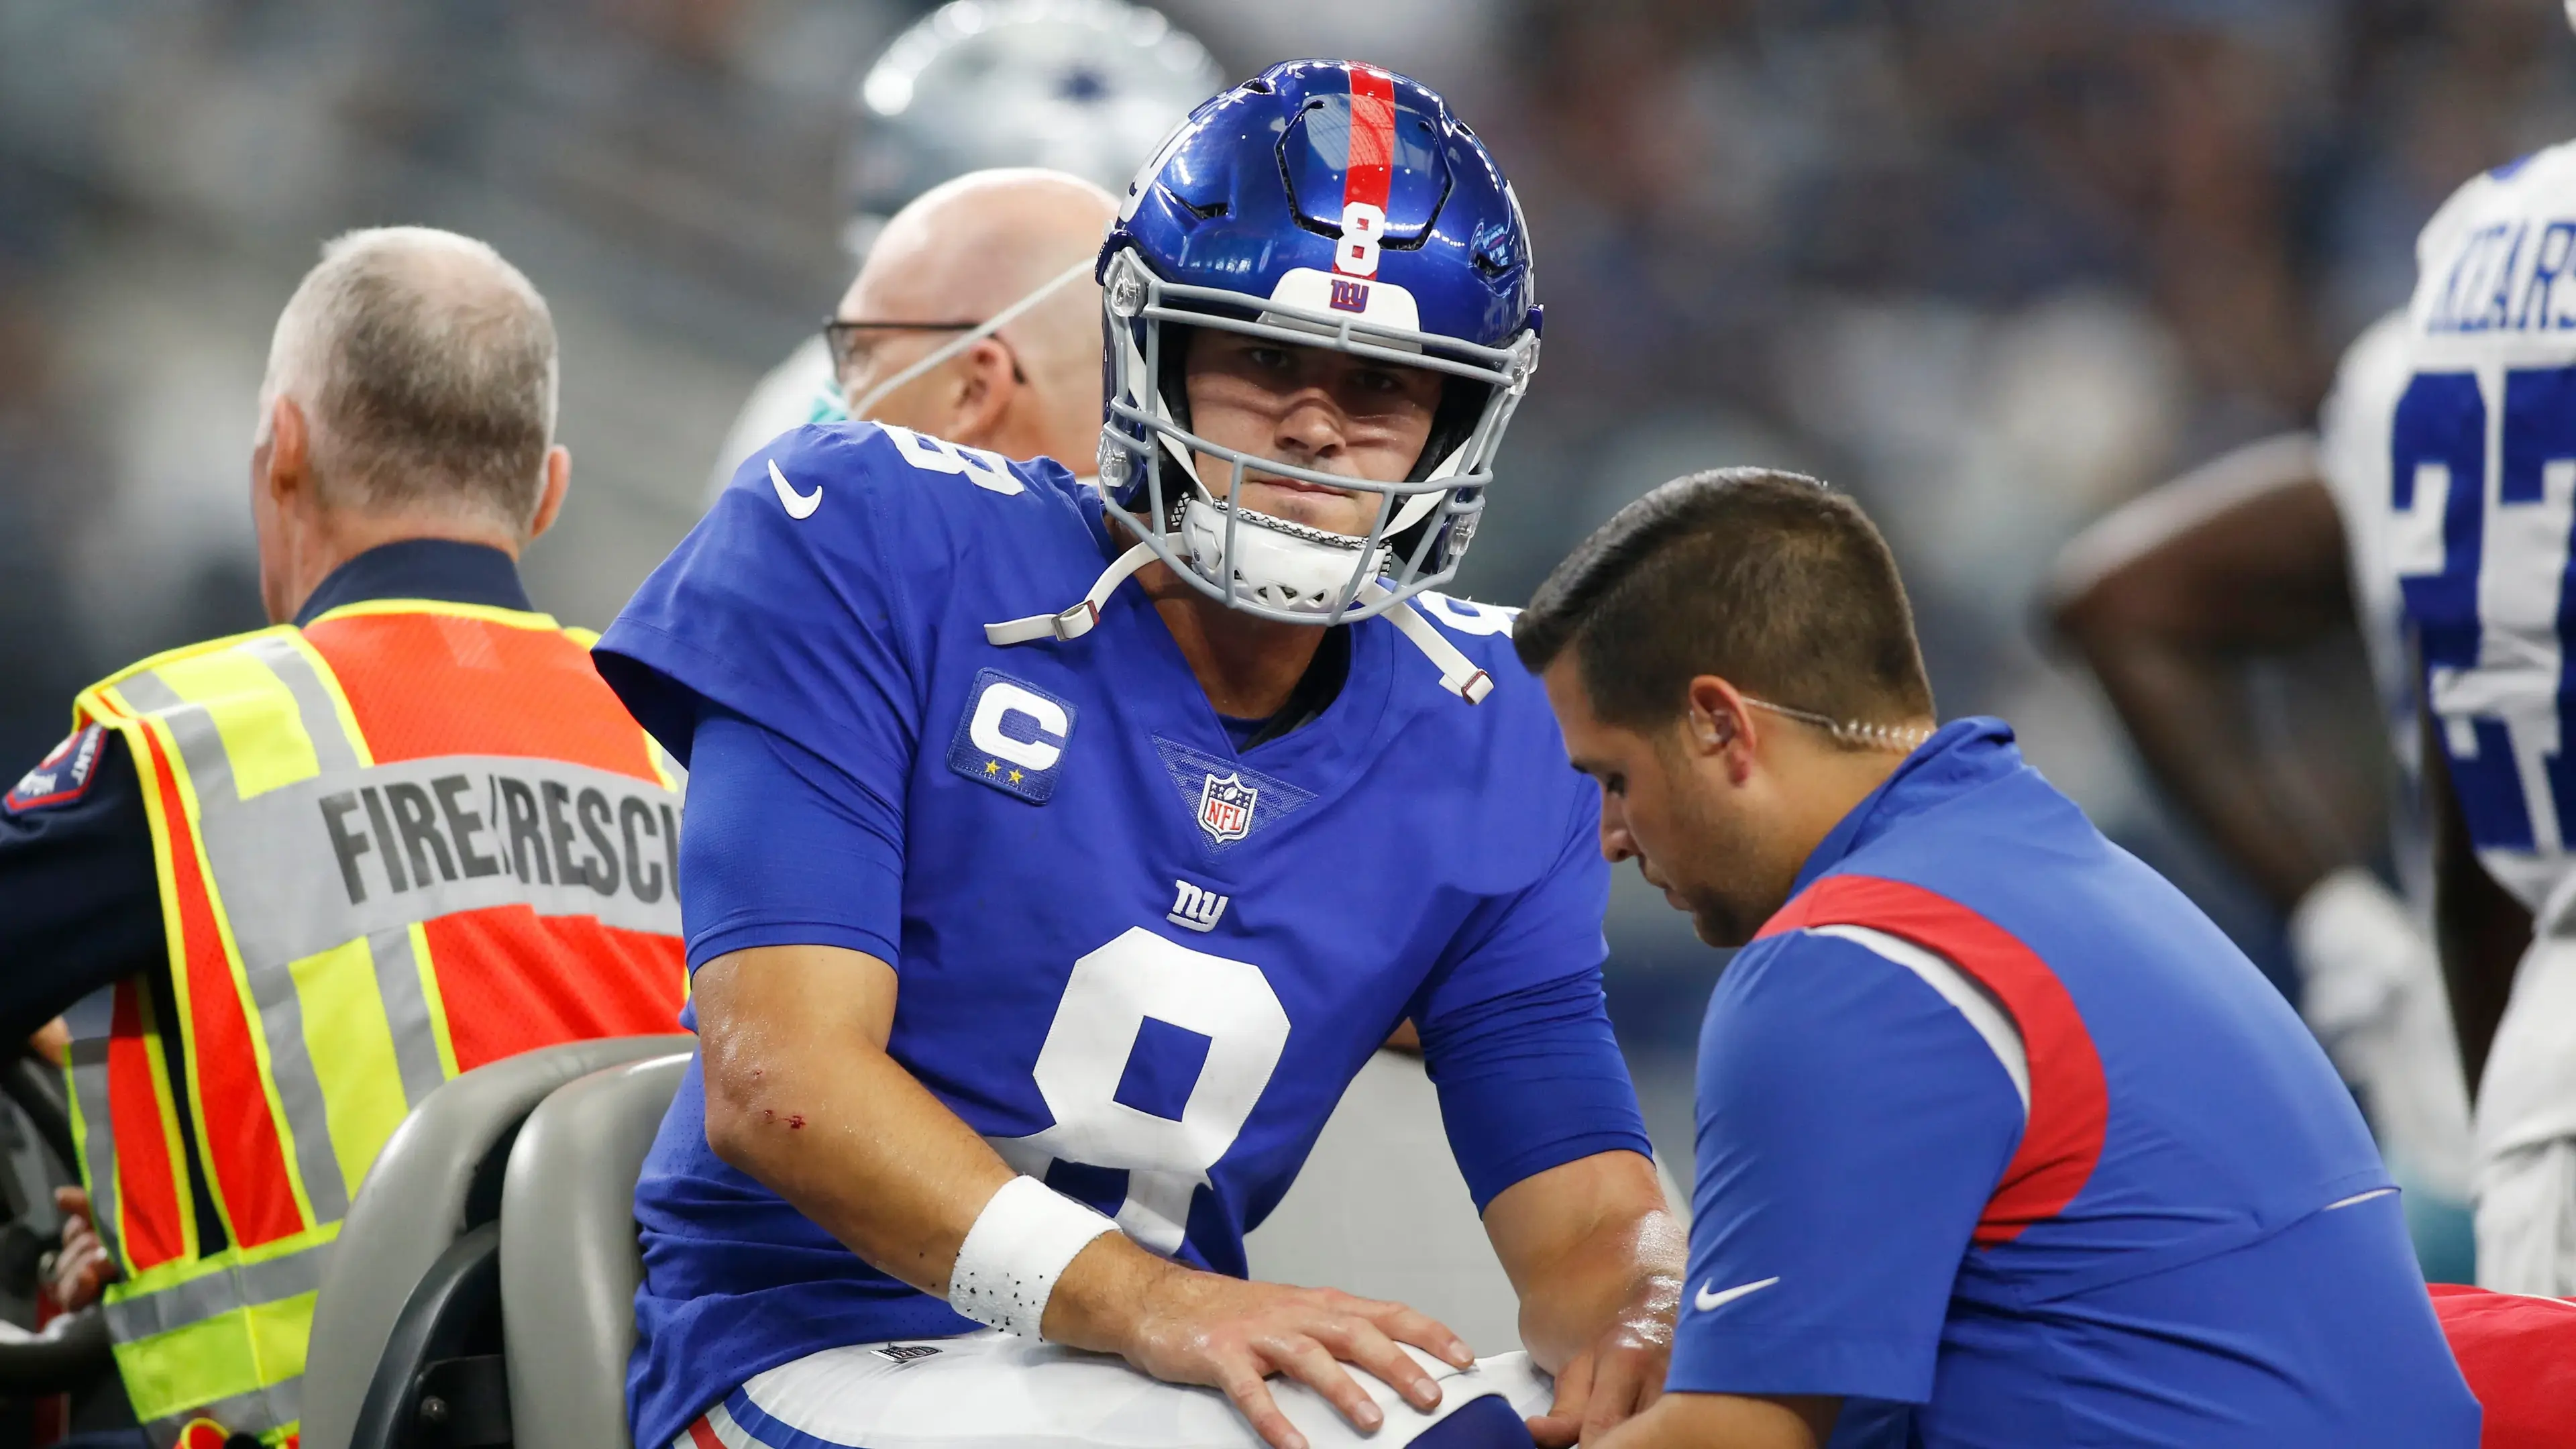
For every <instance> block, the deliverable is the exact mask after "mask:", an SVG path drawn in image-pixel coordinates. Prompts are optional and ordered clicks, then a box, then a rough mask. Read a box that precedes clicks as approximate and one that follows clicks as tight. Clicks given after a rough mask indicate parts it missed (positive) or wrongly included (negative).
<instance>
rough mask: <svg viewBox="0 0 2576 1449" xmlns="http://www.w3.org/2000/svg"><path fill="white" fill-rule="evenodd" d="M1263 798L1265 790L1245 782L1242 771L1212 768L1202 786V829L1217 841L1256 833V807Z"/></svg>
mask: <svg viewBox="0 0 2576 1449" xmlns="http://www.w3.org/2000/svg"><path fill="white" fill-rule="evenodd" d="M1260 800H1261V792H1260V791H1259V790H1257V789H1255V788H1254V787H1252V786H1250V785H1247V784H1245V783H1243V776H1242V775H1241V774H1240V773H1236V774H1231V775H1218V774H1216V773H1215V772H1214V771H1210V772H1209V774H1208V777H1207V783H1206V784H1204V785H1202V786H1200V787H1199V829H1201V830H1204V831H1206V832H1207V834H1208V839H1209V841H1210V842H1212V843H1214V844H1217V845H1224V844H1226V843H1227V842H1229V841H1235V840H1241V839H1242V838H1243V837H1245V836H1247V835H1250V834H1251V833H1252V807H1253V806H1254V805H1256V804H1258V803H1260Z"/></svg>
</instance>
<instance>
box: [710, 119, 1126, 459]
mask: <svg viewBox="0 0 2576 1449" xmlns="http://www.w3.org/2000/svg"><path fill="white" fill-rule="evenodd" d="M1117 210H1118V203H1117V199H1116V198H1114V197H1112V196H1111V195H1110V194H1109V193H1108V192H1106V191H1103V190H1101V189H1100V188H1099V187H1097V186H1095V185H1093V184H1092V183H1090V182H1088V181H1085V180H1083V179H1082V178H1081V177H1078V176H1073V175H1069V174H1067V173H1065V172H1061V171H1046V170H1040V169H1037V168H1034V167H1006V168H999V169H995V170H990V171H970V172H968V173H967V174H965V175H963V176H960V177H958V178H956V179H955V180H953V181H949V182H946V183H943V184H942V185H939V186H937V187H934V188H932V189H931V190H929V191H926V192H924V193H922V195H921V196H920V197H919V198H918V199H916V200H915V201H914V202H913V203H912V204H911V205H909V206H906V207H905V208H904V209H903V210H901V211H899V212H896V213H895V214H894V216H893V218H892V219H890V220H889V221H888V222H887V223H886V226H885V230H884V231H883V232H882V233H880V234H879V236H878V237H877V241H876V244H875V246H874V247H872V248H871V249H870V250H869V252H868V260H867V263H866V265H865V266H863V267H861V268H860V269H859V275H858V277H857V279H856V280H854V281H852V282H851V283H850V289H849V291H848V292H846V293H844V294H843V295H842V297H841V304H840V306H839V307H838V308H837V309H835V310H834V312H833V320H832V321H831V322H830V323H828V324H826V325H825V327H824V329H823V341H824V346H825V348H826V350H827V352H828V355H829V357H830V360H831V365H832V371H833V375H834V377H835V378H836V379H837V381H838V383H839V387H840V397H839V407H838V408H837V409H835V408H831V407H829V406H827V405H826V401H827V400H818V404H817V406H816V409H815V416H814V417H813V419H812V421H815V422H829V421H835V420H837V419H838V418H841V417H856V418H862V419H865V420H867V421H870V422H880V423H893V424H896V425H898V426H901V427H906V428H910V429H912V430H913V431H915V432H918V433H927V434H929V435H930V436H932V437H937V438H946V439H947V440H949V441H950V442H952V443H964V444H967V445H969V446H971V447H978V448H984V449H988V450H990V451H992V452H996V453H1000V454H1002V455H1003V456H1005V457H1009V458H1018V459H1028V458H1038V457H1052V458H1056V459H1059V460H1060V461H1063V462H1065V463H1067V464H1069V465H1071V466H1072V467H1073V469H1074V471H1075V472H1077V473H1088V472H1090V471H1091V456H1092V453H1093V451H1094V445H1095V443H1096V442H1097V440H1098V437H1099V432H1100V291H1099V288H1098V287H1097V286H1096V285H1094V284H1093V282H1092V280H1091V263H1092V260H1093V258H1094V256H1095V255H1096V254H1097V253H1098V252H1099V250H1100V239H1101V236H1102V235H1103V234H1104V233H1105V232H1106V231H1107V230H1108V227H1109V222H1110V220H1111V218H1112V217H1114V216H1115V215H1116V214H1117ZM768 441H769V438H768V436H767V435H766V434H764V435H762V436H759V437H750V436H745V435H744V433H743V430H742V429H741V428H740V427H739V426H738V427H737V430H736V434H735V436H733V437H731V438H729V439H727V440H726V444H725V456H724V459H723V461H722V465H721V467H720V468H719V470H718V472H717V474H716V476H715V479H714V491H716V492H721V491H723V488H724V486H725V484H726V483H728V482H730V481H731V480H732V477H733V474H734V471H735V469H737V468H739V467H740V466H741V464H742V461H743V459H745V458H747V457H750V456H751V455H752V454H753V453H754V452H756V451H757V450H758V449H759V448H760V446H761V445H762V444H764V443H766V442H768ZM710 496H712V495H710Z"/></svg>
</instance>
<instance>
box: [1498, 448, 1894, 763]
mask: <svg viewBox="0 0 2576 1449" xmlns="http://www.w3.org/2000/svg"><path fill="white" fill-rule="evenodd" d="M1512 642H1513V647H1514V648H1515V649H1516V650H1517V651H1518V652H1519V654H1520V657H1521V663H1522V664H1524V665H1526V666H1528V668H1529V670H1530V672H1531V673H1533V674H1535V673H1538V672H1540V671H1542V670H1544V669H1546V668H1547V667H1548V665H1549V664H1550V663H1552V662H1553V661H1554V660H1555V659H1556V657H1557V656H1558V655H1559V654H1561V653H1563V652H1564V651H1565V650H1566V649H1567V648H1568V647H1569V646H1571V647H1572V648H1573V650H1574V654H1575V659H1576V660H1577V661H1578V663H1579V664H1580V665H1581V671H1582V679H1583V686H1584V691H1585V693H1586V694H1587V695H1588V696H1589V697H1590V699H1591V702H1592V709H1593V712H1594V713H1595V714H1596V715H1598V716H1599V717H1600V718H1601V719H1603V720H1604V721H1606V722H1608V723H1611V724H1616V725H1621V726H1624V727H1626V728H1630V729H1644V728H1650V727H1653V726H1657V725H1661V724H1663V723H1665V722H1667V721H1669V720H1671V719H1672V718H1673V717H1674V716H1675V715H1677V714H1679V713H1680V712H1681V710H1682V708H1683V706H1684V703H1685V698H1686V690H1687V689H1688V687H1689V684H1690V681H1691V680H1692V679H1693V678H1695V677H1697V676H1699V675H1702V674H1713V675H1716V676H1718V677H1719V678H1722V679H1724V680H1726V681H1727V682H1728V683H1730V684H1733V685H1734V686H1735V687H1736V688H1738V689H1740V690H1743V691H1744V692H1745V693H1746V694H1749V695H1752V696H1754V697H1755V698H1757V699H1763V700H1767V701H1769V702H1771V703H1773V704H1776V705H1782V706H1786V707H1788V708H1791V709H1798V710H1805V711H1809V712H1812V713H1814V714H1818V715H1822V716H1824V717H1825V718H1827V719H1830V720H1834V721H1836V722H1838V723H1839V722H1849V723H1852V724H1857V725H1888V724H1894V723H1897V722H1900V721H1904V720H1914V719H1928V718H1930V717H1931V715H1932V686H1931V683H1930V681H1928V680H1927V679H1926V678H1925V677H1924V674H1923V655H1922V651H1921V650H1920V648H1918V647H1917V645H1916V644H1915V641H1914V613H1913V610H1912V609H1911V608H1910V607H1908V605H1907V604H1906V602H1905V585H1904V582H1903V581H1902V580H1900V579H1899V578H1898V577H1897V573H1896V559H1895V557H1894V556H1893V555H1891V554H1890V553H1889V552H1888V550H1887V540H1885V539H1883V538H1881V537H1880V536H1879V533H1878V530H1877V528H1875V527H1873V526H1872V525H1871V523H1870V521H1869V517H1868V515H1867V514H1864V513H1862V512H1861V511H1860V505H1858V504H1856V503H1854V502H1852V501H1851V499H1850V498H1848V497H1846V496H1844V495H1842V494H1839V493H1836V492H1834V491H1833V490H1832V489H1830V488H1828V487H1826V486H1825V485H1824V484H1822V483H1820V482H1818V481H1816V480H1815V479H1813V478H1808V477H1804V476H1802V475H1800V474H1796V473H1779V472H1773V471H1771V470H1770V469H1767V468H1718V469H1712V470H1711V471H1709V472H1705V473H1693V474H1691V475H1689V476H1688V477H1683V478H1676V479H1674V480H1673V481H1671V482H1670V483H1666V484H1664V485H1663V486H1662V487H1660V488H1657V489H1655V490H1654V491H1653V492H1651V493H1649V494H1647V495H1646V496H1645V497H1643V498H1640V499H1638V500H1637V501H1636V502H1634V503H1631V504H1629V505H1628V506H1627V507H1625V508H1622V509H1620V510H1619V512H1618V514H1617V515H1616V516H1615V517H1613V518H1612V519H1611V520H1610V521H1609V522H1608V523H1605V524H1603V525H1601V527H1600V528H1599V529H1597V530H1595V531H1594V533H1593V535H1592V536H1591V537H1590V538H1587V539H1585V540H1584V541H1583V543H1582V545H1581V546H1580V547H1578V548H1576V549H1575V551H1574V552H1573V553H1572V554H1570V555H1568V556H1567V558H1566V560H1565V562H1563V563H1561V564H1558V565H1557V566H1556V571H1555V572H1553V573H1551V574H1549V575H1548V577H1547V582H1546V583H1544V584H1541V585H1540V586H1539V590H1538V594H1537V596H1536V597H1534V598H1532V599H1531V600H1530V605H1529V608H1528V610H1527V611H1525V612H1524V613H1523V614H1522V615H1521V617H1520V623H1519V625H1518V626H1517V627H1516V628H1515V629H1514V630H1513V639H1512ZM1835 738H1836V739H1838V740H1841V741H1842V742H1843V743H1846V744H1853V745H1857V744H1859V743H1861V742H1862V741H1861V739H1860V738H1857V737H1851V736H1848V735H1847V734H1846V733H1845V732H1842V731H1836V732H1835Z"/></svg>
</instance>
